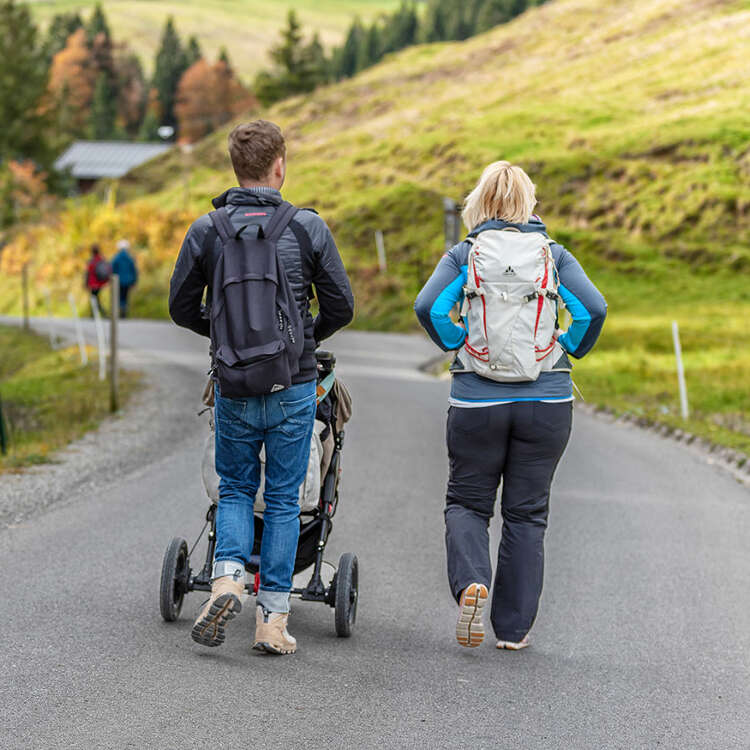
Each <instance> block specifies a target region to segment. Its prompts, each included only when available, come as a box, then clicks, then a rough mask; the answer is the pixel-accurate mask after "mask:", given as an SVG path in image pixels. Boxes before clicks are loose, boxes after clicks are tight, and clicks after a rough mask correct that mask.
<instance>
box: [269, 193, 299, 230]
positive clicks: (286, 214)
mask: <svg viewBox="0 0 750 750" xmlns="http://www.w3.org/2000/svg"><path fill="white" fill-rule="evenodd" d="M297 211H298V209H297V207H296V206H293V205H292V204H291V203H289V202H288V201H282V202H281V203H280V204H279V205H278V207H277V208H276V210H275V211H274V212H273V216H272V217H271V220H270V221H269V222H268V224H267V225H266V226H265V228H264V229H263V230H262V234H263V237H265V238H266V239H267V240H278V239H279V237H281V235H282V234H283V233H284V230H285V229H286V228H287V227H288V226H289V222H290V221H291V220H292V219H293V218H294V215H295V214H296V213H297Z"/></svg>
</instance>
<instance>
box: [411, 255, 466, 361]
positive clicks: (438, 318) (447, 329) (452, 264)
mask: <svg viewBox="0 0 750 750" xmlns="http://www.w3.org/2000/svg"><path fill="white" fill-rule="evenodd" d="M465 244H467V243H461V244H460V245H456V247H454V248H453V249H452V250H450V251H449V252H447V253H446V254H445V255H444V256H443V257H442V258H441V260H440V262H439V263H438V264H437V267H436V268H435V270H434V272H433V274H432V276H431V277H430V279H429V280H428V282H427V283H426V284H425V285H424V288H423V289H422V291H421V292H420V293H419V295H418V296H417V300H416V302H415V303H414V310H415V312H416V313H417V318H419V322H420V323H421V324H422V326H423V328H424V329H425V331H427V333H428V334H429V336H430V338H431V339H432V340H433V341H434V342H435V343H436V344H437V345H438V346H439V347H440V348H441V349H442V350H443V351H451V350H453V349H460V348H461V346H463V343H464V340H465V339H466V330H465V329H464V328H463V327H462V326H459V325H456V324H455V323H454V322H453V321H452V320H451V317H450V312H451V310H453V308H454V307H455V306H456V304H457V303H458V302H459V301H460V300H461V299H462V297H463V288H464V285H465V284H466V263H467V257H468V248H463V247H462V246H463V245H465ZM463 256H466V257H463ZM462 260H463V263H462Z"/></svg>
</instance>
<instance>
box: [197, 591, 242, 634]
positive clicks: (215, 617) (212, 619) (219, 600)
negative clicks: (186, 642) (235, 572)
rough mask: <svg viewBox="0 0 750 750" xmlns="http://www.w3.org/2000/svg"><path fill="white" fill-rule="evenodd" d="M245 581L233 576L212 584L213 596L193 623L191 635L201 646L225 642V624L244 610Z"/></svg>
mask: <svg viewBox="0 0 750 750" xmlns="http://www.w3.org/2000/svg"><path fill="white" fill-rule="evenodd" d="M244 591H245V582H244V579H243V580H242V581H236V580H235V579H234V577H233V576H222V577H221V578H217V579H216V580H215V581H214V582H213V584H212V585H211V596H210V597H209V599H208V601H207V602H206V604H205V605H204V607H203V609H202V610H201V613H200V614H199V615H198V619H197V620H196V621H195V625H193V630H192V631H191V633H190V636H191V637H192V639H193V640H194V641H195V642H196V643H200V644H201V646H219V645H221V644H222V643H224V639H225V638H226V635H225V634H224V625H225V624H226V622H227V620H231V619H232V618H233V617H234V616H235V615H236V614H238V613H239V612H240V611H241V610H242V604H241V602H240V597H241V596H242V594H243V593H244Z"/></svg>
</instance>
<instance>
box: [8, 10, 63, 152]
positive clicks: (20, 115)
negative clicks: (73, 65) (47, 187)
mask: <svg viewBox="0 0 750 750" xmlns="http://www.w3.org/2000/svg"><path fill="white" fill-rule="evenodd" d="M47 78H48V68H47V64H46V50H45V48H44V46H43V45H42V44H41V43H40V40H39V36H38V32H37V28H36V26H35V25H34V23H33V21H32V20H31V14H30V12H29V9H28V6H27V5H25V4H17V3H16V2H14V0H5V1H4V2H0V122H2V127H0V162H3V163H4V162H6V161H7V160H10V159H19V158H20V159H24V158H28V159H35V160H36V161H37V162H39V163H41V164H44V165H47V164H49V162H50V160H51V153H50V148H49V145H48V141H47V128H48V126H49V109H48V108H47V107H44V106H43V104H44V100H45V94H46V91H47Z"/></svg>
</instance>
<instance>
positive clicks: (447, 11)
mask: <svg viewBox="0 0 750 750" xmlns="http://www.w3.org/2000/svg"><path fill="white" fill-rule="evenodd" d="M454 12H455V8H454V5H453V2H452V0H430V3H429V5H428V6H427V10H426V12H425V16H424V20H423V23H422V30H421V31H422V33H421V36H422V41H424V42H442V41H444V40H446V39H448V38H449V34H448V30H449V29H448V27H449V24H450V18H451V16H452V15H453V13H454Z"/></svg>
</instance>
